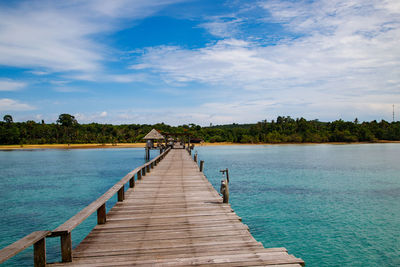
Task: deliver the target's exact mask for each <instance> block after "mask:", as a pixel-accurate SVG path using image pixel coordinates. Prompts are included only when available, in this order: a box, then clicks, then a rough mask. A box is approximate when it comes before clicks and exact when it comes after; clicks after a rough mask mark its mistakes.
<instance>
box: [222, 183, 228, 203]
mask: <svg viewBox="0 0 400 267" xmlns="http://www.w3.org/2000/svg"><path fill="white" fill-rule="evenodd" d="M220 192H221V194H222V198H223V201H222V202H223V203H229V183H228V181H227V180H226V179H225V180H222V181H221V189H220Z"/></svg>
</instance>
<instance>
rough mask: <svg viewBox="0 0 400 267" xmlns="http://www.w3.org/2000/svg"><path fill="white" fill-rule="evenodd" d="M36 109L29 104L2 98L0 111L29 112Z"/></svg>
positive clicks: (0, 99)
mask: <svg viewBox="0 0 400 267" xmlns="http://www.w3.org/2000/svg"><path fill="white" fill-rule="evenodd" d="M34 109H36V108H35V107H34V106H31V105H29V104H25V103H21V102H19V101H18V100H14V99H9V98H0V111H6V112H9V111H27V110H34Z"/></svg>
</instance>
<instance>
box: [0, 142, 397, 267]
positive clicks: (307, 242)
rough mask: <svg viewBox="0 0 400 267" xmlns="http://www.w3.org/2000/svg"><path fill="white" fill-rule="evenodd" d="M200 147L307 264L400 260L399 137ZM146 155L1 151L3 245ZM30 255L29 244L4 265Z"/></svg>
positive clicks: (272, 233)
mask: <svg viewBox="0 0 400 267" xmlns="http://www.w3.org/2000/svg"><path fill="white" fill-rule="evenodd" d="M195 150H196V151H197V152H198V154H199V159H202V160H204V161H205V174H206V175H207V177H208V178H209V180H210V181H211V182H212V184H213V185H214V187H215V188H217V189H218V188H219V183H220V180H221V174H220V173H219V170H220V169H223V168H229V171H230V178H231V183H230V193H231V195H230V202H231V204H232V206H233V208H234V209H235V211H236V213H237V214H238V215H239V216H241V217H242V218H243V222H244V223H246V224H247V225H249V227H250V230H251V233H252V234H253V236H254V237H255V238H256V239H257V240H258V241H261V242H262V243H263V244H264V246H265V247H286V248H287V249H288V250H289V253H291V254H294V255H295V256H297V257H301V258H303V259H304V260H305V261H306V264H307V266H400V256H399V250H400V201H399V200H400V164H399V160H398V155H399V154H400V145H399V144H363V145H274V146H222V147H198V148H196V149H195ZM143 156H144V151H143V149H96V150H39V151H38V150H35V151H11V152H10V151H9V152H6V151H0V168H1V171H0V210H1V214H3V216H2V217H1V219H0V248H3V247H5V246H6V245H8V244H10V243H12V242H13V241H15V240H17V239H19V238H21V237H23V236H24V235H26V234H27V233H30V232H32V231H35V230H42V229H54V228H55V227H57V226H58V225H60V224H61V223H63V222H64V221H66V220H67V219H69V218H70V217H71V216H73V215H74V214H75V213H76V212H78V211H79V210H80V209H82V208H83V207H85V206H86V205H87V204H89V203H90V202H91V201H93V200H95V199H96V198H97V197H99V196H100V195H101V194H103V193H104V192H105V191H106V190H108V189H109V188H110V187H111V186H112V185H114V184H115V183H116V182H117V181H119V180H120V179H121V178H122V177H123V176H124V175H125V174H126V173H128V172H129V171H130V170H132V169H134V168H135V167H137V166H139V165H141V164H143V162H144V159H143ZM115 198H116V197H114V198H113V201H112V202H111V203H110V204H109V205H108V208H110V207H111V205H113V203H115V201H116V199H115ZM95 223H96V218H95V216H92V217H91V218H89V219H88V220H86V221H85V223H83V224H82V225H80V226H79V227H78V228H77V229H76V230H74V231H73V232H72V239H73V243H74V245H76V244H78V243H79V242H80V240H82V238H83V237H84V236H85V235H86V234H87V233H88V232H89V231H90V229H91V228H92V227H93V226H94V225H95ZM46 241H47V243H48V244H47V249H48V254H49V255H48V257H49V260H50V261H55V260H58V257H59V255H58V252H59V244H58V243H59V239H57V238H52V239H49V238H48V239H47V240H46ZM31 263H32V251H31V249H28V250H26V251H25V252H24V253H21V254H20V255H18V256H17V257H15V258H13V259H12V260H10V261H7V262H6V263H5V264H3V265H4V266H10V265H14V266H24V265H26V266H30V265H31ZM3 265H2V266H3Z"/></svg>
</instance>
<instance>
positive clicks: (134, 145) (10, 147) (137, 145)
mask: <svg viewBox="0 0 400 267" xmlns="http://www.w3.org/2000/svg"><path fill="white" fill-rule="evenodd" d="M382 143H383V144H385V143H394V144H400V141H387V140H380V141H376V142H323V143H256V144H252V143H244V144H242V143H232V142H216V143H200V144H194V145H195V146H198V147H204V146H235V145H238V146H243V145H254V146H259V145H321V144H326V145H352V144H382ZM144 147H145V143H118V144H69V145H68V144H42V145H22V146H21V145H0V151H1V150H2V151H4V150H35V149H97V148H144Z"/></svg>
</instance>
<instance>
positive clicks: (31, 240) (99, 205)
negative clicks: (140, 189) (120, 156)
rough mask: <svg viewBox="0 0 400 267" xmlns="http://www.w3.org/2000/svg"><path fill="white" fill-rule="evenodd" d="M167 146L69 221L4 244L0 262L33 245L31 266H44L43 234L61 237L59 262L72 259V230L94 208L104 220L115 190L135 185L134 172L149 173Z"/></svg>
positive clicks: (121, 192) (120, 198) (120, 191)
mask: <svg viewBox="0 0 400 267" xmlns="http://www.w3.org/2000/svg"><path fill="white" fill-rule="evenodd" d="M170 150H171V148H168V149H166V150H165V151H164V152H163V153H161V154H160V155H158V156H157V157H155V158H154V159H152V160H150V161H149V162H146V163H145V164H143V165H141V166H139V167H137V168H136V169H134V170H132V171H131V172H129V173H128V174H127V175H125V176H124V178H122V179H121V180H120V181H119V182H118V183H116V184H115V185H114V186H113V187H111V188H110V189H109V190H108V191H107V192H105V193H104V194H103V195H102V196H100V197H99V198H98V199H96V200H95V201H93V202H92V203H90V204H89V205H88V206H86V207H85V208H84V209H82V210H81V211H80V212H78V213H77V214H75V215H74V216H73V217H71V218H70V219H69V220H67V221H66V222H64V223H63V224H62V225H60V226H58V227H57V228H56V229H54V230H53V231H36V232H32V233H31V234H29V235H27V236H25V237H23V238H22V239H20V240H18V241H16V242H14V243H13V244H11V245H9V246H8V247H5V248H3V249H2V250H0V263H3V262H4V261H6V260H8V259H9V258H11V257H13V256H15V255H16V254H18V253H19V252H21V251H22V250H24V249H26V248H27V247H29V246H31V245H34V247H35V248H34V250H35V253H34V254H35V255H34V263H35V266H45V264H46V247H45V238H46V237H56V236H60V238H61V257H62V261H63V262H70V261H72V242H71V231H72V230H74V229H75V228H76V227H77V226H78V225H79V224H81V223H82V222H83V221H84V220H86V219H87V218H88V217H89V216H90V215H92V214H93V213H94V212H95V211H97V223H98V224H104V223H106V202H107V201H108V200H109V199H110V198H111V197H113V196H114V195H115V194H116V193H117V192H118V201H123V200H124V186H125V184H126V183H128V182H129V186H130V187H134V186H135V175H136V174H137V178H138V180H140V179H141V178H142V176H144V175H146V173H147V172H150V169H152V168H154V166H156V165H157V164H158V163H159V162H160V161H161V160H162V159H163V158H164V157H165V155H167V154H168V152H169V151H170Z"/></svg>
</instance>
